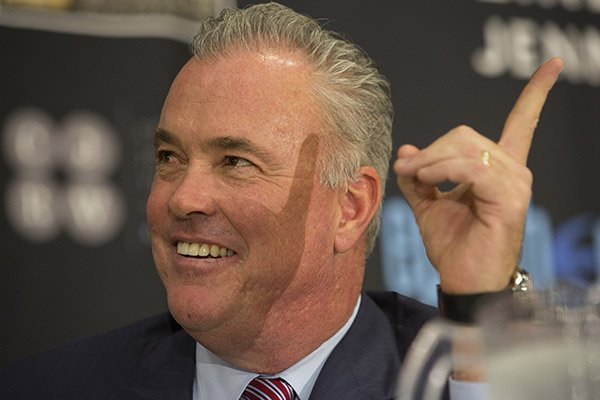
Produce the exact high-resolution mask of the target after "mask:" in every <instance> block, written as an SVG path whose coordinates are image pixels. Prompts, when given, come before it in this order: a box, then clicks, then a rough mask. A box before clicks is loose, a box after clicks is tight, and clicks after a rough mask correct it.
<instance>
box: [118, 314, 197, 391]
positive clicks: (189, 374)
mask: <svg viewBox="0 0 600 400" xmlns="http://www.w3.org/2000/svg"><path fill="white" fill-rule="evenodd" d="M172 327H173V332H172V333H171V334H170V335H168V336H165V337H161V338H160V339H159V340H157V341H153V342H150V343H148V344H147V346H146V349H147V350H146V351H145V352H144V353H143V354H142V355H141V356H140V366H139V367H138V368H137V369H136V370H135V372H134V373H132V375H131V376H130V377H128V378H127V379H126V380H125V382H126V383H125V384H123V385H121V386H118V387H117V388H116V389H115V391H114V392H113V393H112V395H111V396H110V399H112V400H117V399H119V400H141V399H146V400H148V399H156V400H159V399H160V400H184V399H185V400H191V399H192V385H193V382H194V371H195V365H196V361H195V358H196V353H195V342H194V340H193V339H192V338H191V337H190V336H189V335H188V334H187V333H185V332H184V331H183V329H181V327H180V326H179V325H177V324H176V323H175V322H174V321H173V322H172Z"/></svg>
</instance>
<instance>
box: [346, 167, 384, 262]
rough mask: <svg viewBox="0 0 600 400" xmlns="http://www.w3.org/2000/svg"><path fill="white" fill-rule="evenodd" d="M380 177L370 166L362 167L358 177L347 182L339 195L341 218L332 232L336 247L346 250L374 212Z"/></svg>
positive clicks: (350, 246)
mask: <svg viewBox="0 0 600 400" xmlns="http://www.w3.org/2000/svg"><path fill="white" fill-rule="evenodd" d="M380 182H381V181H380V178H379V175H378V174H377V171H375V168H373V167H361V168H360V169H359V170H358V174H357V178H356V179H355V180H354V181H353V182H349V183H348V188H347V190H346V191H345V192H344V193H342V194H341V197H340V210H341V213H340V221H339V224H338V229H337V232H336V236H335V243H334V245H335V251H336V252H339V253H343V252H346V251H348V250H350V249H352V248H353V247H355V246H356V245H357V244H360V243H361V242H360V241H361V240H362V241H363V244H364V240H365V239H364V233H365V231H366V229H367V227H368V226H369V223H370V222H371V220H372V219H373V216H374V215H375V213H376V212H377V207H378V206H379V202H380V200H381V196H382V194H381V186H380Z"/></svg>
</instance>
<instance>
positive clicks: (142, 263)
mask: <svg viewBox="0 0 600 400" xmlns="http://www.w3.org/2000/svg"><path fill="white" fill-rule="evenodd" d="M246 3H247V2H246V1H243V0H240V1H238V4H239V5H240V6H244V5H246ZM284 3H285V4H287V5H290V6H292V7H293V8H295V9H297V10H298V11H301V12H304V13H307V14H310V15H311V16H313V17H318V18H323V19H325V20H327V21H328V22H326V25H327V26H328V27H329V28H330V29H332V30H336V31H341V32H343V33H344V34H345V35H346V36H347V37H348V38H350V39H351V40H353V41H355V42H356V43H358V44H359V45H360V46H361V47H363V48H364V49H365V50H366V51H367V52H368V53H369V54H370V55H371V56H372V57H373V58H374V59H375V60H376V61H377V63H378V64H379V66H380V68H381V70H382V71H383V72H384V73H385V75H386V76H387V77H388V78H389V79H390V80H391V82H392V89H393V97H394V106H395V109H396V121H395V124H394V144H395V146H396V147H397V146H398V145H400V144H402V143H407V142H410V143H413V144H415V145H417V146H425V145H427V144H428V143H430V142H431V141H433V140H434V139H435V138H437V137H438V136H440V135H441V134H443V133H445V132H446V131H448V130H449V129H451V128H452V127H454V126H456V125H458V124H462V123H467V124H469V125H471V126H473V127H474V128H475V129H477V130H479V131H480V132H482V133H485V134H486V135H488V136H489V137H491V138H494V139H497V137H498V134H499V132H500V130H501V128H502V124H503V121H504V118H505V116H506V114H507V113H508V111H509V110H510V108H511V107H512V104H513V102H514V100H515V99H516V97H517V95H518V93H519V92H520V90H521V88H522V87H523V85H524V84H525V82H526V77H527V76H528V75H529V74H530V73H531V72H532V71H533V68H535V66H536V65H538V64H539V63H540V62H542V61H543V60H544V59H546V58H547V57H548V56H549V55H551V54H557V55H561V56H563V57H564V58H565V59H566V62H567V67H566V69H565V71H564V73H563V78H562V80H561V81H560V82H559V83H558V84H557V86H556V88H555V89H554V90H553V92H552V94H551V97H550V99H549V101H548V103H547V105H546V108H545V110H544V112H543V115H542V120H541V122H540V125H539V128H538V131H537V134H536V138H535V142H534V148H533V150H532V153H531V157H530V162H529V166H530V168H531V169H532V170H533V172H534V174H535V183H534V204H533V205H532V208H531V212H530V216H529V220H528V226H527V229H528V230H527V240H526V245H525V249H524V256H523V258H524V260H523V263H524V264H525V265H527V267H528V268H530V269H532V270H533V271H534V277H536V276H537V277H538V282H540V284H541V285H542V286H544V285H546V286H550V285H552V284H553V283H554V282H555V281H556V279H565V278H566V279H570V280H571V281H573V282H576V283H578V284H581V285H585V284H590V283H593V282H595V281H596V269H597V268H598V267H599V266H600V261H599V260H600V224H599V223H598V212H599V211H600V189H599V187H600V185H599V183H600V179H599V177H598V172H600V161H599V158H598V157H597V156H596V152H597V151H599V150H600V134H599V133H600V132H599V130H598V126H600V112H599V110H600V92H599V90H598V86H599V85H600V28H599V26H600V24H599V22H600V14H599V13H600V2H598V1H591V0H588V1H583V0H582V1H581V2H579V3H578V2H573V1H571V2H566V1H565V2H561V1H556V2H552V1H543V0H539V1H533V0H532V1H530V2H529V5H527V6H521V5H519V4H517V3H516V2H512V1H509V0H506V1H503V0H495V1H492V0H488V1H475V0H463V1H453V2H449V1H444V0H438V1H434V0H413V1H384V0H375V1H374V0H369V1H366V0H365V1H359V0H346V1H343V2H342V1H339V2H338V1H330V2H325V1H316V0H313V1H307V0H304V1H301V0H295V1H284ZM521 3H525V2H521ZM563 3H564V4H566V3H568V4H570V8H565V7H564V6H562V5H561V4H563ZM548 4H555V5H554V6H552V7H548ZM578 4H579V6H578ZM5 17H6V13H5V14H4V15H3V14H1V13H0V54H2V57H0V87H1V88H2V95H0V128H1V129H2V131H1V132H0V137H1V138H2V142H0V143H1V146H2V152H1V154H0V192H2V197H1V198H0V202H1V208H0V238H1V239H2V244H1V245H0V257H1V258H0V259H1V260H2V261H1V262H0V270H1V276H2V278H1V280H0V316H1V320H2V323H1V324H0V343H2V346H0V366H2V365H6V364H8V363H9V362H12V361H14V360H16V359H18V358H22V357H24V356H26V355H28V354H31V353H34V352H37V351H40V350H43V349H46V348H48V347H51V346H53V345H56V344H59V343H62V342H65V341H68V340H70V339H72V338H74V337H77V336H81V335H87V334H92V333H95V332H101V331H105V330H108V329H111V328H113V327H116V326H119V325H122V324H125V323H127V322H128V321H132V320H135V319H138V318H141V317H144V316H148V315H151V314H154V313H157V312H160V311H162V310H164V309H166V307H165V301H164V294H163V291H162V288H161V285H160V282H159V280H158V278H157V277H156V274H155V272H154V269H153V265H152V260H151V256H150V249H149V247H148V237H147V232H146V227H145V216H144V207H145V197H146V195H147V193H148V189H149V183H150V179H151V175H150V174H151V172H152V149H151V146H152V143H151V133H152V129H153V127H154V126H155V124H156V122H157V119H158V115H159V112H160V108H161V105H162V101H163V99H164V97H165V95H166V91H167V90H168V86H169V83H170V82H171V80H172V79H173V78H174V76H175V74H176V73H177V71H178V69H179V68H180V67H181V66H182V65H183V63H184V62H185V61H186V59H187V57H188V51H187V46H186V44H185V43H184V42H183V41H179V40H175V39H172V38H171V39H169V38H165V37H163V38H161V37H160V35H159V34H156V35H149V36H148V35H146V36H144V37H131V36H128V37H118V36H114V35H113V36H104V35H94V34H90V33H89V32H87V33H85V34H81V33H65V32H60V29H59V30H58V31H49V30H47V29H40V28H36V27H35V26H33V27H32V26H30V27H27V28H24V27H15V26H9V25H10V24H6V23H5V21H6V18H5ZM49 18H50V17H49ZM387 196H388V201H387V202H386V205H385V210H384V220H383V234H382V237H381V238H380V240H379V243H378V247H377V249H376V251H375V253H374V254H373V256H372V257H371V258H370V259H369V261H368V265H367V275H366V281H365V286H366V287H367V288H375V289H380V288H392V289H396V290H400V291H402V292H404V293H407V294H410V295H413V296H416V297H419V298H421V299H422V300H424V301H428V302H432V301H433V299H434V297H433V287H434V285H435V273H433V272H432V271H431V270H428V269H427V268H426V264H427V261H426V259H425V257H424V253H423V250H422V248H421V247H420V245H419V238H418V234H417V232H416V229H415V227H414V222H413V221H412V219H411V217H410V213H409V212H408V211H407V210H406V207H405V205H404V203H403V201H402V199H401V197H400V196H399V193H398V190H397V188H396V187H395V185H394V184H390V185H389V186H388V193H387Z"/></svg>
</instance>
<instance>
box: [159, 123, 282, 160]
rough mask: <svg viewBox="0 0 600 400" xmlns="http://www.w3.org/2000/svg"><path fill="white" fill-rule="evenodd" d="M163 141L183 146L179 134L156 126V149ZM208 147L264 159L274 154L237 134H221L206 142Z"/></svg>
mask: <svg viewBox="0 0 600 400" xmlns="http://www.w3.org/2000/svg"><path fill="white" fill-rule="evenodd" d="M161 143H168V144H173V145H176V146H181V142H180V140H179V138H178V137H177V135H175V134H174V133H172V132H169V131H167V130H166V129H163V128H156V130H155V131H154V149H155V150H156V149H157V148H158V147H159V146H160V144H161ZM206 145H207V147H208V148H212V149H220V150H230V151H232V150H236V151H240V152H243V153H248V154H252V155H254V156H256V157H258V158H260V159H262V160H264V161H266V160H272V159H273V156H272V155H271V154H270V153H269V152H268V151H267V150H264V149H261V148H260V147H259V146H257V145H256V144H254V143H253V142H252V141H250V140H248V139H246V138H242V137H236V136H220V137H216V138H214V139H211V140H210V141H208V142H207V143H206Z"/></svg>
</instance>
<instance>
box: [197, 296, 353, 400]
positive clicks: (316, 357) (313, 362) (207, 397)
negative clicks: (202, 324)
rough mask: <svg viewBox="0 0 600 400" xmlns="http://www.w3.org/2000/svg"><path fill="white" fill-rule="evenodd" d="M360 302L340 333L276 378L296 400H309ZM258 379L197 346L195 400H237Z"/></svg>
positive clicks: (254, 375) (350, 323)
mask: <svg viewBox="0 0 600 400" xmlns="http://www.w3.org/2000/svg"><path fill="white" fill-rule="evenodd" d="M360 301H361V297H360V296H359V298H358V300H357V302H356V306H355V307H354V311H353V312H352V315H351V316H350V318H349V319H348V321H346V323H345V324H344V326H342V328H341V329H340V330H339V331H337V332H336V333H335V334H334V335H333V336H332V337H331V338H329V339H327V340H326V341H325V342H323V343H322V344H321V345H320V346H319V347H317V349H315V350H314V351H313V352H312V353H310V354H309V355H307V356H306V357H304V358H303V359H302V360H300V361H298V362H297V363H296V364H294V365H292V366H291V367H290V368H288V369H286V370H285V371H283V372H281V373H280V374H277V377H280V378H283V379H285V380H286V381H287V382H288V383H289V384H290V385H291V386H292V387H293V388H294V390H295V391H296V393H297V394H298V398H299V400H308V398H309V396H310V393H311V391H312V388H313V386H314V385H315V382H316V381H317V377H318V376H319V373H320V372H321V368H323V365H324V364H325V361H326V360H327V358H328V357H329V354H331V352H332V351H333V349H334V348H335V346H336V345H337V344H338V343H339V342H340V340H342V338H343V337H344V335H346V332H348V330H349V329H350V326H351V325H352V322H354V319H355V318H356V314H357V313H358V309H359V306H360ZM257 376H258V374H256V373H254V372H249V371H244V370H241V369H238V368H236V367H234V366H233V365H231V364H229V363H227V362H226V361H223V360H222V359H220V358H219V357H217V356H216V355H215V354H213V353H211V352H210V351H209V350H208V349H206V348H205V347H204V346H202V345H201V344H200V343H196V377H195V379H194V388H193V399H194V400H211V399H223V400H239V398H240V396H241V395H242V393H243V392H244V390H245V389H246V386H248V383H250V381H251V380H252V379H254V378H256V377H257Z"/></svg>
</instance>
